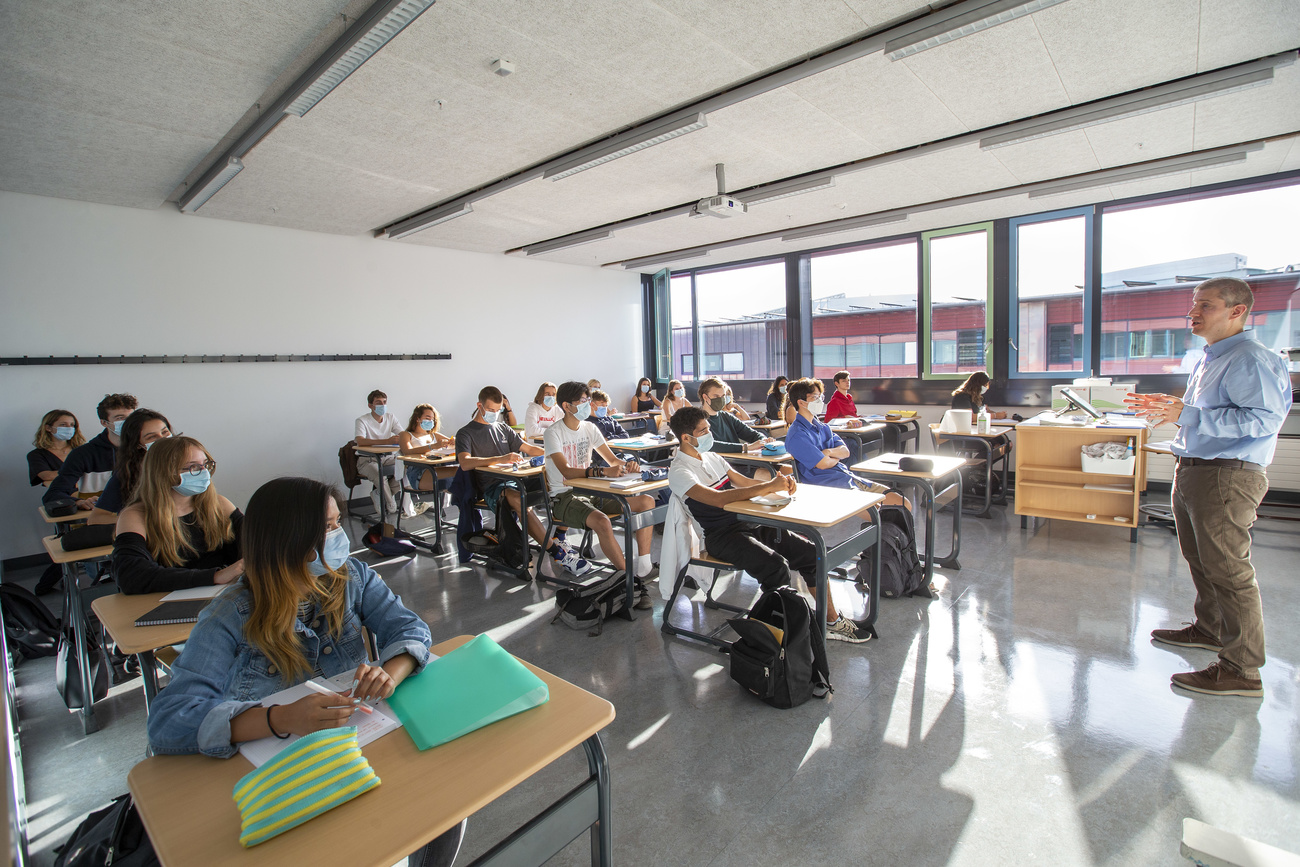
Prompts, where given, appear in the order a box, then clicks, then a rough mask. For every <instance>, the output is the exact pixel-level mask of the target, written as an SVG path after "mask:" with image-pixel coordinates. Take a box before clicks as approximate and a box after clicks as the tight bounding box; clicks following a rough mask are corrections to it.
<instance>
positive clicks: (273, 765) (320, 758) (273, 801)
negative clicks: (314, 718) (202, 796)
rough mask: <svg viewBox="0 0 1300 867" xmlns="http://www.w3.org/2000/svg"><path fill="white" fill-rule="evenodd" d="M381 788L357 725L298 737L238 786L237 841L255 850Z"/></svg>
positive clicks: (235, 795) (236, 793) (236, 803)
mask: <svg viewBox="0 0 1300 867" xmlns="http://www.w3.org/2000/svg"><path fill="white" fill-rule="evenodd" d="M378 785H379V777H377V776H375V772H374V770H373V769H372V768H371V767H370V763H369V762H368V761H366V757H365V756H363V755H362V754H361V747H360V746H359V745H358V744H357V729H356V726H344V727H343V728H337V729H324V730H322V731H318V732H314V733H312V734H309V735H307V736H306V737H303V738H299V739H298V740H296V741H294V742H293V744H291V745H290V746H288V747H285V748H284V749H283V750H282V751H281V752H280V753H279V754H278V755H277V756H276V757H275V758H273V759H271V761H269V762H267V763H266V764H264V765H262V767H260V768H258V769H257V770H255V771H253V772H252V773H251V774H248V775H247V776H245V777H244V778H243V779H241V780H240V781H239V782H238V783H236V784H235V791H234V798H235V805H236V806H237V807H239V818H240V831H239V842H240V844H242V845H243V846H245V847H248V846H256V845H257V844H258V843H262V842H265V841H266V840H269V839H271V838H272V837H274V836H275V835H276V834H280V833H282V832H284V831H288V830H289V829H290V828H293V827H296V826H298V825H301V824H302V823H303V822H306V821H307V820H308V819H311V818H314V817H315V816H319V815H320V814H321V813H324V812H325V811H326V810H329V809H331V808H333V807H337V806H338V805H339V804H342V803H345V802H347V801H350V800H352V799H353V798H355V797H356V796H357V795H360V794H361V793H362V792H366V791H369V790H370V789H373V788H374V787H375V786H378Z"/></svg>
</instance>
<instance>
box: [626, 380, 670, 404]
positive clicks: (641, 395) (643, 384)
mask: <svg viewBox="0 0 1300 867" xmlns="http://www.w3.org/2000/svg"><path fill="white" fill-rule="evenodd" d="M662 403H663V401H661V400H659V398H657V397H655V393H654V391H653V390H652V389H651V388H650V377H648V376H643V377H641V378H640V379H638V380H637V383H636V392H635V393H634V394H633V395H632V403H631V404H630V406H631V411H632V412H634V413H636V412H654V411H655V410H656V409H658V408H659V407H660V406H661V405H662Z"/></svg>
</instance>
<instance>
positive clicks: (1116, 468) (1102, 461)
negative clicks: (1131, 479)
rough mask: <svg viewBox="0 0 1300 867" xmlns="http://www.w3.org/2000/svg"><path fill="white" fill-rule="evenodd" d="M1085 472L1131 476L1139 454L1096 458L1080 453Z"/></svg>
mask: <svg viewBox="0 0 1300 867" xmlns="http://www.w3.org/2000/svg"><path fill="white" fill-rule="evenodd" d="M1079 457H1080V459H1081V460H1082V461H1083V471H1084V472H1085V473H1107V474H1109V475H1112V476H1131V475H1133V468H1134V467H1135V466H1137V455H1133V456H1132V457H1128V458H1094V457H1090V456H1089V455H1086V454H1084V453H1083V452H1082V451H1080V453H1079Z"/></svg>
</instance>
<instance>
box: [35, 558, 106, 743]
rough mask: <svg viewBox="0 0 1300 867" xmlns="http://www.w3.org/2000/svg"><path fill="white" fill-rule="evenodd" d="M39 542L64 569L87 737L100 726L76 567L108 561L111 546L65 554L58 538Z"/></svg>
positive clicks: (65, 606)
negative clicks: (94, 561) (82, 564)
mask: <svg viewBox="0 0 1300 867" xmlns="http://www.w3.org/2000/svg"><path fill="white" fill-rule="evenodd" d="M41 542H42V543H43V544H44V545H45V553H47V554H49V555H50V559H51V560H53V561H54V562H55V563H57V564H58V565H60V566H62V567H63V612H64V622H65V623H66V622H69V621H70V622H71V623H72V634H73V639H74V641H75V642H76V645H77V646H76V654H77V670H78V671H79V672H80V673H81V687H82V692H83V693H84V696H83V701H82V708H81V728H82V730H83V731H84V732H85V733H86V734H90V733H91V732H95V731H98V730H99V723H98V722H96V720H95V701H94V698H95V696H94V683H93V682H92V681H91V678H90V657H89V655H88V654H87V642H88V640H89V635H88V634H87V633H86V604H85V599H84V597H83V596H82V591H81V584H80V582H79V580H78V572H79V571H80V570H79V569H78V568H77V564H79V563H88V562H91V561H93V560H107V559H108V558H109V557H111V556H112V555H113V546H112V545H102V546H100V547H98V548H83V549H82V550H80V551H64V550H63V542H62V541H61V540H60V538H59V537H58V536H46V537H45V538H43V539H41ZM98 586H99V587H101V588H102V589H103V593H102V594H101V595H107V594H108V593H113V592H115V591H116V590H117V587H116V585H113V584H102V585H98ZM88 589H89V588H88ZM104 664H105V665H107V664H108V660H104Z"/></svg>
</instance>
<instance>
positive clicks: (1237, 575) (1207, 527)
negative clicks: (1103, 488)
mask: <svg viewBox="0 0 1300 867" xmlns="http://www.w3.org/2000/svg"><path fill="white" fill-rule="evenodd" d="M1267 490H1268V476H1266V475H1265V474H1264V473H1261V472H1257V471H1255V470H1245V469H1240V470H1239V469H1232V468H1230V467H1213V466H1197V467H1193V466H1183V465H1180V466H1179V467H1178V469H1177V470H1175V472H1174V490H1173V510H1174V524H1175V525H1176V526H1177V528H1178V546H1179V547H1180V548H1182V551H1183V557H1184V558H1186V560H1187V565H1188V567H1190V569H1191V571H1192V584H1193V585H1195V587H1196V607H1195V609H1194V610H1195V613H1196V625H1197V627H1198V628H1200V630H1201V631H1202V632H1204V633H1206V634H1207V635H1212V636H1215V637H1216V638H1218V639H1219V643H1220V644H1222V645H1223V650H1222V651H1220V652H1219V659H1221V660H1223V661H1224V662H1226V663H1227V664H1228V667H1229V668H1231V669H1233V670H1234V671H1236V672H1238V673H1240V674H1241V675H1242V676H1244V677H1249V678H1258V677H1259V667H1260V666H1261V665H1263V664H1264V608H1263V604H1262V603H1261V601H1260V597H1259V583H1258V582H1257V581H1256V580H1255V567H1254V566H1252V565H1251V562H1250V528H1251V527H1252V526H1253V525H1254V523H1255V510H1256V509H1257V508H1259V504H1260V501H1261V500H1263V499H1264V493H1265V492H1266V491H1267Z"/></svg>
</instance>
